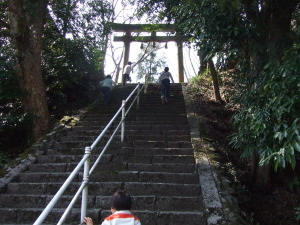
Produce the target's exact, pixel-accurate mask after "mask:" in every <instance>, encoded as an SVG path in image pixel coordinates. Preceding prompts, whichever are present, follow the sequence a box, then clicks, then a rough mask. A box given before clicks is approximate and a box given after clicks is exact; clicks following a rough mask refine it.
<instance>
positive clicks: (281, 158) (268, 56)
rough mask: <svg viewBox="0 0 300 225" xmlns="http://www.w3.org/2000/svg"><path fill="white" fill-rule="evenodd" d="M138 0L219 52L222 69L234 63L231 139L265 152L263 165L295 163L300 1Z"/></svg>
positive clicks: (299, 139)
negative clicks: (237, 109)
mask: <svg viewBox="0 0 300 225" xmlns="http://www.w3.org/2000/svg"><path fill="white" fill-rule="evenodd" d="M130 2H131V3H132V4H136V5H138V6H139V13H140V15H143V14H147V15H148V16H149V19H150V20H152V21H157V20H159V21H167V22H171V23H174V24H175V26H176V27H177V30H178V31H180V32H182V33H183V35H184V36H187V37H189V42H191V43H193V44H194V46H195V47H196V48H197V49H198V50H199V52H201V54H203V55H204V56H205V59H206V60H209V59H211V58H212V57H217V58H218V63H217V65H218V69H219V70H222V69H225V68H226V67H227V65H228V64H229V63H234V65H235V67H234V68H235V70H236V74H238V76H237V77H236V78H235V86H236V88H235V95H234V96H233V97H234V102H233V103H234V104H236V105H238V106H239V112H238V113H237V114H236V115H235V116H234V118H233V124H234V126H235V128H236V134H235V135H233V136H232V141H231V143H232V144H233V145H234V146H235V147H236V148H238V149H241V150H242V151H243V153H242V156H244V157H246V158H249V159H250V158H253V157H252V156H253V155H256V156H258V159H257V160H258V162H259V164H256V165H257V166H258V165H272V166H273V168H274V169H275V170H277V169H278V168H286V167H287V166H290V167H292V168H295V166H296V163H297V158H298V157H299V153H300V134H299V130H300V129H299V128H300V122H299V121H300V113H299V112H300V111H299V105H300V104H299V103H300V102H299V101H300V99H299V96H300V92H299V91H300V88H299V87H300V77H299V75H298V73H299V71H298V68H299V67H298V66H297V65H299V64H298V61H299V57H300V56H299V54H297V53H298V52H299V3H300V1H299V0H291V1H284V0H278V1H272V0H264V1H255V0H247V1H245V0H201V1H196V0H188V1H187V0H151V1H142V0H131V1H130ZM152 12H156V13H155V14H153V13H152ZM298 163H299V162H298ZM255 170H256V169H255Z"/></svg>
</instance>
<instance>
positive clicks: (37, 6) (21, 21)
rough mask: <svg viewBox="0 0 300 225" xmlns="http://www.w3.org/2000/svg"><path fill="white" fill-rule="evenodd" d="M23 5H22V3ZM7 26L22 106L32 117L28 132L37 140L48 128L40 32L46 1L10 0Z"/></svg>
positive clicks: (41, 30)
mask: <svg viewBox="0 0 300 225" xmlns="http://www.w3.org/2000/svg"><path fill="white" fill-rule="evenodd" d="M25 4H26V5H25ZM9 7H10V26H11V35H12V42H13V44H14V46H15V56H16V65H15V73H16V75H17V76H18V78H19V84H20V87H21V89H22V90H23V92H24V96H23V97H22V105H23V107H24V110H25V111H26V112H28V113H30V115H32V116H33V128H32V135H33V138H34V140H35V141H36V140H38V139H39V138H40V137H41V136H43V135H44V134H45V133H46V132H47V131H48V128H49V127H48V125H49V112H48V106H47V98H46V89H45V85H44V81H43V78H42V68H41V52H42V34H43V27H44V21H45V15H46V13H47V1H45V0H35V1H27V2H24V1H21V0H10V1H9Z"/></svg>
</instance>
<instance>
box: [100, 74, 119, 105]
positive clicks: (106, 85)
mask: <svg viewBox="0 0 300 225" xmlns="http://www.w3.org/2000/svg"><path fill="white" fill-rule="evenodd" d="M99 84H100V85H101V89H102V93H103V95H104V98H103V100H104V104H105V105H108V104H109V98H110V91H111V90H112V89H113V86H115V85H116V83H115V82H114V81H113V80H112V79H111V76H110V75H107V76H106V78H105V79H104V80H103V81H100V82H99Z"/></svg>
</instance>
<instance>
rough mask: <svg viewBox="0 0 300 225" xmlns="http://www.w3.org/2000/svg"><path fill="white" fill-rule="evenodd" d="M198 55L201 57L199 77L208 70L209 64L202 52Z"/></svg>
mask: <svg viewBox="0 0 300 225" xmlns="http://www.w3.org/2000/svg"><path fill="white" fill-rule="evenodd" d="M198 55H199V61H200V67H199V71H198V75H199V74H201V73H203V72H204V71H205V70H206V68H207V62H206V61H205V60H204V58H205V57H204V55H203V54H202V53H201V51H200V50H199V51H198Z"/></svg>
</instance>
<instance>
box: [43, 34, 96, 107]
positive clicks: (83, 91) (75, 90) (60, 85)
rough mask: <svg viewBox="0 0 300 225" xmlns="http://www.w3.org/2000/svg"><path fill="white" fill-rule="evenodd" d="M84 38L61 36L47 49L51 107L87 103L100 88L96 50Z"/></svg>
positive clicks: (45, 63)
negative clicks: (75, 38) (73, 38)
mask: <svg viewBox="0 0 300 225" xmlns="http://www.w3.org/2000/svg"><path fill="white" fill-rule="evenodd" d="M89 47H90V46H88V45H87V43H86V42H85V40H70V39H64V38H61V39H58V40H56V41H55V42H54V43H53V44H52V45H50V46H49V48H45V51H44V74H45V83H46V86H47V87H48V88H47V95H48V98H49V107H50V109H51V110H57V109H58V108H64V106H65V105H66V104H69V106H71V105H72V104H74V103H77V104H78V103H80V102H86V101H87V100H89V99H90V98H91V95H92V94H93V91H95V90H96V89H97V87H98V86H97V84H98V80H99V79H100V76H99V72H98V71H97V63H98V62H96V60H95V58H97V57H98V56H97V54H98V52H97V51H94V50H93V49H89Z"/></svg>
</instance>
